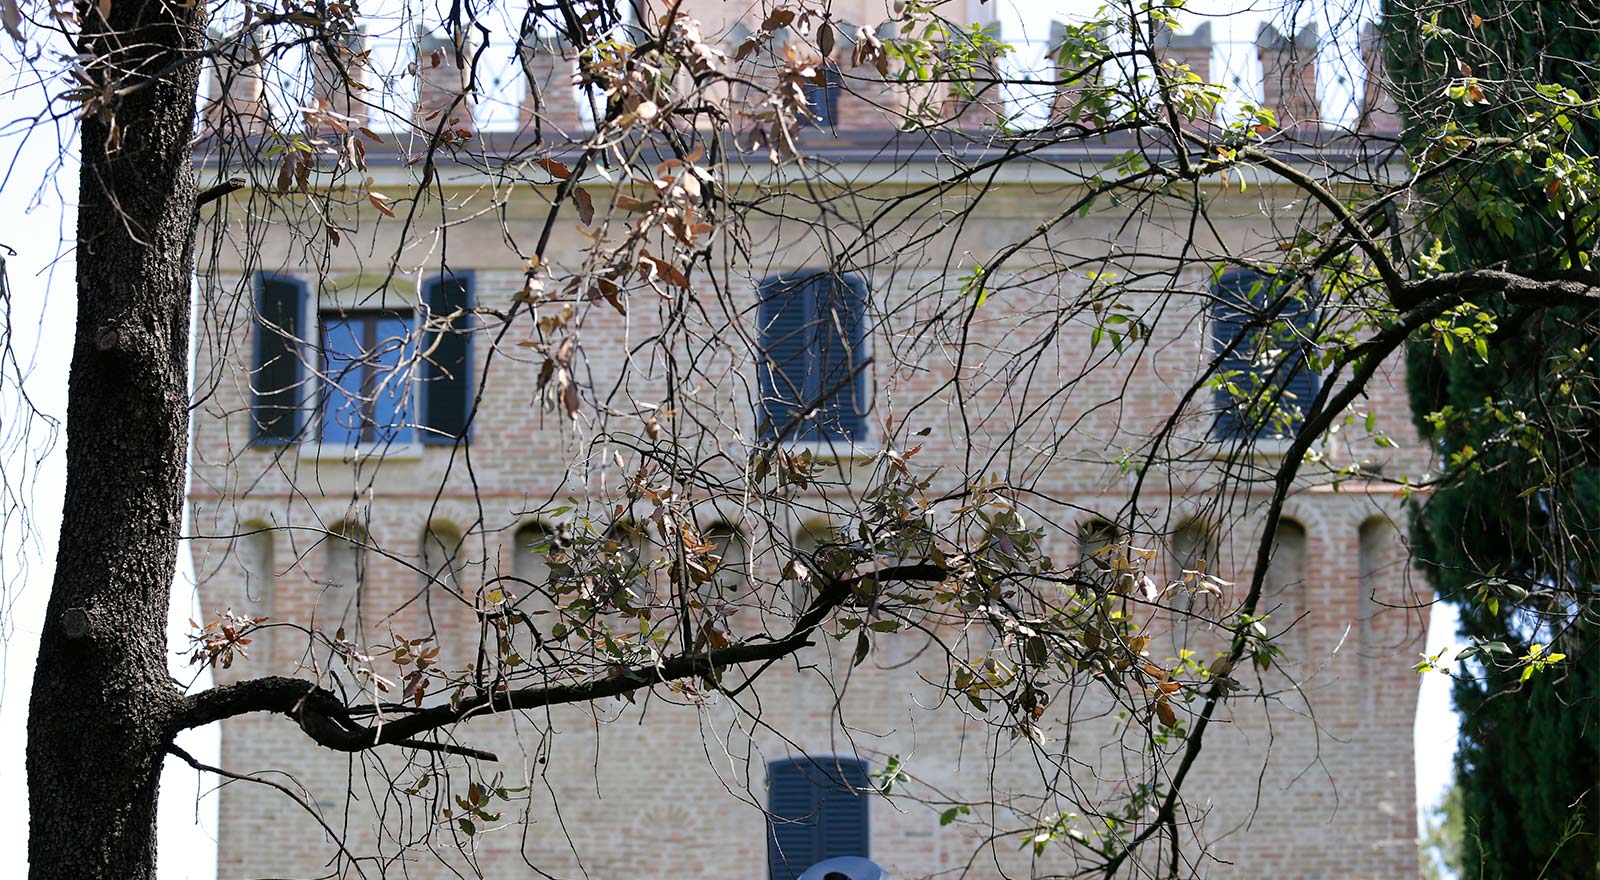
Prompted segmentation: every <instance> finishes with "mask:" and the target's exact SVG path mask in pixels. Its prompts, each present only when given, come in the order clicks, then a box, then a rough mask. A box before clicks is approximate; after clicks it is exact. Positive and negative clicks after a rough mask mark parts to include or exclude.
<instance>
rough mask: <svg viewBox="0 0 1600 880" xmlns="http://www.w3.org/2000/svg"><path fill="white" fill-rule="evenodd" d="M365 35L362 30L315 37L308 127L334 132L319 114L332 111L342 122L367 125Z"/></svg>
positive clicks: (352, 124)
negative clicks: (319, 37) (318, 38)
mask: <svg viewBox="0 0 1600 880" xmlns="http://www.w3.org/2000/svg"><path fill="white" fill-rule="evenodd" d="M366 42H367V41H366V36H365V35H364V34H363V33H362V32H361V31H359V30H356V31H351V32H350V33H347V34H338V35H334V36H329V37H326V38H324V39H321V40H314V41H312V43H311V44H310V47H309V50H308V51H309V52H310V55H311V96H310V100H309V101H308V102H307V105H308V109H310V110H311V111H312V112H311V113H310V114H309V117H310V118H308V126H309V127H310V128H311V130H313V131H322V132H326V131H335V130H337V129H336V128H335V127H334V126H331V125H329V124H327V122H328V121H327V120H326V118H322V119H318V118H317V116H318V115H319V114H320V113H323V112H326V113H331V114H333V115H334V116H336V117H338V121H339V122H340V124H342V125H345V126H349V127H350V128H360V127H362V126H364V125H366V124H367V118H368V113H367V109H368V108H367V98H366V95H365V92H366V90H367V88H368V86H367V83H366V79H367V50H366Z"/></svg>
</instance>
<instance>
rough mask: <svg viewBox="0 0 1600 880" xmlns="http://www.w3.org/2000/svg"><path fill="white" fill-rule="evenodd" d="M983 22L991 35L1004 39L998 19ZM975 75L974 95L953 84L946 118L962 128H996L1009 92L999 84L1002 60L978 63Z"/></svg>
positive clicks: (972, 85)
mask: <svg viewBox="0 0 1600 880" xmlns="http://www.w3.org/2000/svg"><path fill="white" fill-rule="evenodd" d="M983 25H984V30H985V31H986V32H987V33H988V35H989V36H990V37H993V38H995V39H997V40H998V39H1000V23H999V22H998V21H992V20H991V21H985V22H983ZM957 39H960V37H959V36H958V37H957ZM971 76H972V78H973V79H974V80H975V81H974V82H973V83H971V89H972V95H970V96H969V95H963V94H960V93H958V92H957V91H956V90H955V88H954V86H952V87H951V90H950V95H949V97H948V98H946V99H945V118H946V119H949V120H950V123H951V124H952V125H955V126H957V127H959V128H967V129H971V128H985V127H993V126H994V125H995V123H996V122H997V121H999V119H1000V118H1001V117H1003V116H1004V115H1005V93H1004V91H1003V90H1002V89H1001V87H1000V85H999V83H998V80H999V79H1000V65H999V62H998V61H997V60H996V59H993V58H990V59H988V60H987V61H986V62H985V63H983V64H980V65H977V66H975V67H974V68H973V71H972V74H971Z"/></svg>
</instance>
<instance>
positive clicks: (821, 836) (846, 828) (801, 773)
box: [767, 757, 872, 880]
mask: <svg viewBox="0 0 1600 880" xmlns="http://www.w3.org/2000/svg"><path fill="white" fill-rule="evenodd" d="M871 794H872V792H871V790H870V789H869V788H868V787H867V765H866V763H865V762H864V761H859V760H855V759H851V758H841V759H834V758H825V757H824V758H817V759H816V760H815V761H812V760H807V759H796V760H785V761H774V762H772V764H770V765H768V768H767V811H768V812H769V813H770V814H771V819H770V820H769V822H768V826H767V827H768V833H767V867H768V872H769V874H770V876H771V880H794V878H796V877H798V876H800V874H801V873H802V872H804V871H805V869H807V868H809V867H811V866H812V865H814V864H816V863H817V862H820V861H822V860H823V859H831V858H837V857H839V856H860V857H861V858H867V857H869V856H870V852H869V842H870V837H871V827H870V822H869V817H868V813H867V803H868V798H869V797H871Z"/></svg>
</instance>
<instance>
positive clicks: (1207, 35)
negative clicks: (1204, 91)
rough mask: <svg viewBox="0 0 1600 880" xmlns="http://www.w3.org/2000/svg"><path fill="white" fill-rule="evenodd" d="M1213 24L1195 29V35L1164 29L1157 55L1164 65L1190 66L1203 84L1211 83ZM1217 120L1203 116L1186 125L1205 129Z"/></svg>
mask: <svg viewBox="0 0 1600 880" xmlns="http://www.w3.org/2000/svg"><path fill="white" fill-rule="evenodd" d="M1212 45H1213V43H1212V41H1211V22H1209V21H1208V22H1206V23H1205V24H1202V25H1200V26H1199V27H1197V28H1195V29H1194V32H1193V33H1188V34H1175V33H1173V32H1172V29H1171V28H1169V27H1162V28H1160V29H1159V30H1157V31H1156V35H1155V46H1154V49H1155V53H1156V57H1157V58H1159V59H1161V61H1162V63H1167V62H1171V63H1172V64H1176V65H1179V66H1183V65H1188V67H1189V70H1190V71H1191V72H1192V73H1194V75H1195V76H1198V77H1200V81H1201V82H1205V83H1209V82H1211V49H1212ZM1215 121H1216V120H1215V118H1209V119H1208V118H1206V117H1204V116H1201V117H1199V118H1196V119H1194V120H1192V121H1190V122H1188V123H1186V124H1185V126H1184V127H1185V128H1189V127H1205V126H1208V125H1210V124H1212V123H1214V122H1215Z"/></svg>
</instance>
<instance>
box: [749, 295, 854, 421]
mask: <svg viewBox="0 0 1600 880" xmlns="http://www.w3.org/2000/svg"><path fill="white" fill-rule="evenodd" d="M866 310H867V292H866V286H865V285H864V284H862V282H861V280H860V279H859V278H855V277H853V276H840V275H832V274H828V273H824V272H807V273H801V274H796V275H781V276H776V277H773V278H769V279H767V280H766V281H764V282H762V284H761V305H760V308H759V310H758V312H757V321H758V323H759V331H760V334H759V335H760V346H761V350H760V356H759V358H758V361H759V364H758V370H757V371H758V373H759V374H760V375H759V380H760V381H759V383H758V385H759V387H760V391H761V401H760V404H759V405H758V407H757V413H756V416H757V418H758V419H759V420H760V422H761V426H760V431H761V436H762V437H763V438H781V439H782V440H784V441H797V442H843V443H857V442H861V441H863V440H865V439H866V436H867V410H868V407H869V405H870V401H869V400H868V395H867V376H866V370H865V369H864V367H865V365H866V362H867V351H866Z"/></svg>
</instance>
